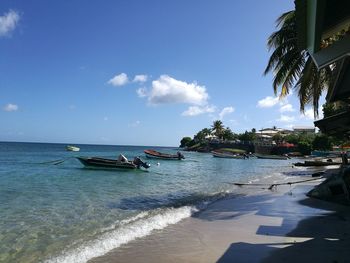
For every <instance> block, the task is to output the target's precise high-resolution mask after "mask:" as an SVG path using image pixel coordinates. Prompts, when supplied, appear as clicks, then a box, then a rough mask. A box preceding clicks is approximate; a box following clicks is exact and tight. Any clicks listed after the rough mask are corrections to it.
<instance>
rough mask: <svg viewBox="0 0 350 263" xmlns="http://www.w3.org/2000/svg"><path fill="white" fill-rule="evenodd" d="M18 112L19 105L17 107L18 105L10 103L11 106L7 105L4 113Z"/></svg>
mask: <svg viewBox="0 0 350 263" xmlns="http://www.w3.org/2000/svg"><path fill="white" fill-rule="evenodd" d="M17 110H18V105H16V104H11V103H9V104H7V105H5V107H4V111H9V112H10V111H17Z"/></svg>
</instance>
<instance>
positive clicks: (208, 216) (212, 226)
mask: <svg viewBox="0 0 350 263" xmlns="http://www.w3.org/2000/svg"><path fill="white" fill-rule="evenodd" d="M318 183H320V181H313V182H308V183H303V184H298V185H295V186H292V187H289V186H279V187H278V188H277V189H276V190H275V191H268V190H266V191H264V192H263V193H261V191H260V192H259V193H258V194H253V195H249V196H241V197H237V198H233V199H226V200H221V201H217V202H215V203H213V204H211V205H210V206H209V207H208V208H207V209H205V210H204V211H201V212H199V213H197V214H195V215H194V216H192V217H190V218H187V219H184V220H183V221H181V222H180V223H178V224H176V225H172V226H169V227H167V228H165V229H163V230H161V231H155V232H153V233H152V234H151V235H149V236H146V237H144V238H141V239H138V240H135V241H133V242H130V243H128V244H127V245H124V246H121V247H119V248H117V249H115V250H113V251H111V252H109V253H108V254H106V255H104V256H102V257H99V258H95V259H93V260H91V261H89V262H94V263H97V262H115V263H116V262H220V263H223V262H247V263H248V262H249V263H251V262H332V263H335V262H338V263H340V262H350V258H349V256H350V252H349V250H348V248H349V245H350V236H349V234H350V225H349V223H348V222H349V220H350V211H349V209H348V207H346V206H342V205H338V204H334V203H330V202H325V201H321V200H317V199H311V198H309V197H307V196H306V195H305V194H306V193H307V192H308V191H309V190H310V189H311V188H312V187H313V186H314V185H316V184H318Z"/></svg>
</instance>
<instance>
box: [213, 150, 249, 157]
mask: <svg viewBox="0 0 350 263" xmlns="http://www.w3.org/2000/svg"><path fill="white" fill-rule="evenodd" d="M211 153H212V155H213V156H214V157H217V158H231V159H245V158H248V157H247V156H246V155H241V154H235V153H232V152H219V151H212V152H211Z"/></svg>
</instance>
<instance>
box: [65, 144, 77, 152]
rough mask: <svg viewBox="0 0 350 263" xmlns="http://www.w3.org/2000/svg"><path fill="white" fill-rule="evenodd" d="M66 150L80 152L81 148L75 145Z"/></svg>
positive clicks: (68, 146) (67, 147)
mask: <svg viewBox="0 0 350 263" xmlns="http://www.w3.org/2000/svg"><path fill="white" fill-rule="evenodd" d="M66 150H67V151H71V152H79V151H80V148H79V147H76V146H73V145H67V146H66Z"/></svg>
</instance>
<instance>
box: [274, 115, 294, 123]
mask: <svg viewBox="0 0 350 263" xmlns="http://www.w3.org/2000/svg"><path fill="white" fill-rule="evenodd" d="M277 121H279V122H294V121H295V117H293V116H288V115H283V114H282V115H281V117H280V118H279V119H277Z"/></svg>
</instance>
